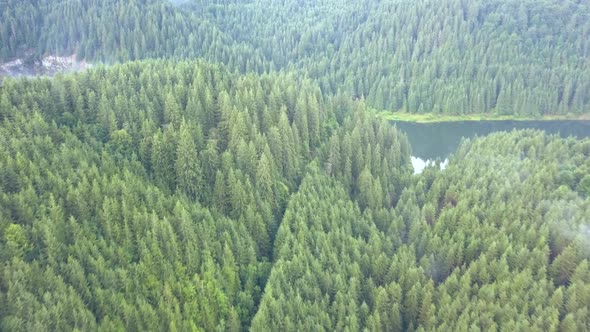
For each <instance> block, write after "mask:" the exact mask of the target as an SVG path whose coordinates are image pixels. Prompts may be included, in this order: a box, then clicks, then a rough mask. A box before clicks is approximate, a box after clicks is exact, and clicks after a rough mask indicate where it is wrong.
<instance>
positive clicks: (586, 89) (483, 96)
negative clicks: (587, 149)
mask: <svg viewBox="0 0 590 332" xmlns="http://www.w3.org/2000/svg"><path fill="white" fill-rule="evenodd" d="M589 13H590V7H589V6H588V4H587V2H585V1H561V0H543V1H538V0H470V1H463V0H442V1H441V0H418V1H400V0H388V1H377V0H370V1H366V0H350V1H346V2H344V3H343V2H342V1H339V0H328V1H320V2H318V1H299V0H297V1H296V0H288V1H272V0H253V1H202V0H198V1H197V0H192V1H190V0H187V1H184V2H183V4H182V5H180V6H175V5H173V4H172V3H170V1H168V0H131V1H120V0H105V1H65V2H63V1H57V2H56V1H55V0H39V1H33V0H26V1H23V0H5V1H3V2H2V3H0V15H1V18H2V19H0V60H1V61H5V60H10V59H13V58H14V57H23V58H25V60H28V61H31V60H33V59H36V58H38V57H40V56H42V55H47V54H58V55H71V54H76V55H77V57H78V58H79V59H84V60H87V61H91V62H104V63H113V62H123V61H128V60H137V59H147V58H168V59H195V58H204V59H207V60H209V61H212V62H216V63H223V64H226V65H228V66H229V68H231V70H232V71H238V72H242V73H246V72H256V73H265V72H269V71H273V70H283V69H295V70H297V72H298V74H300V75H302V76H306V77H310V78H312V79H313V80H315V81H316V82H317V83H318V84H319V85H320V88H321V91H323V92H324V93H326V94H330V95H335V94H344V95H346V96H348V97H350V98H360V99H366V101H367V103H368V104H369V105H370V106H371V107H373V108H376V109H380V110H381V109H384V110H389V111H398V110H403V111H406V112H409V113H415V114H423V113H432V114H453V115H464V114H470V113H472V114H490V115H497V116H502V115H515V116H524V117H535V116H539V115H548V114H556V115H562V116H563V115H565V114H578V115H579V114H583V113H587V110H588V106H589V105H590V98H589V97H588V96H590V81H589V80H588V77H590V72H589V70H590V69H589V68H590V65H589V62H588V61H589V60H588V59H589V57H588V49H589V47H588V42H587V41H588V40H590V20H588V19H587V16H588V15H589ZM270 18H272V19H270ZM277 91H278V90H277ZM287 91H289V90H285V92H287ZM281 93H283V92H282V91H281ZM166 101H167V102H168V100H166ZM315 104H316V101H315V100H314V99H313V98H311V99H307V98H306V99H304V100H298V101H297V107H300V106H302V107H306V108H309V110H310V112H309V113H308V114H305V115H304V114H303V113H299V115H301V116H302V117H308V118H309V119H308V120H309V121H307V120H306V122H309V123H308V125H309V126H310V127H309V128H308V130H306V132H305V133H301V134H302V138H303V140H304V141H306V142H309V143H310V144H312V145H315V144H316V143H318V138H319V137H318V133H319V132H318V131H317V129H318V125H319V124H320V123H321V122H320V121H318V117H317V112H316V111H315V110H314V109H315V108H316V106H314V105H315ZM201 105H203V106H206V105H207V103H202V104H201ZM169 106H173V104H170V105H169ZM275 106H276V105H274V103H271V104H270V105H269V110H270V111H271V112H272V111H274V109H275ZM291 106H292V104H291ZM291 108H292V107H291ZM205 109H209V108H208V107H205ZM167 111H168V109H167ZM175 114H177V113H174V112H172V113H168V112H167V116H174V115H175ZM290 115H292V114H290ZM203 116H204V117H205V118H208V119H209V120H208V121H210V117H211V114H208V115H207V114H203ZM177 120H178V121H180V119H177ZM259 120H261V121H264V120H263V119H259ZM175 121H176V120H175ZM207 123H209V122H207ZM265 129H267V128H265ZM308 131H309V132H308Z"/></svg>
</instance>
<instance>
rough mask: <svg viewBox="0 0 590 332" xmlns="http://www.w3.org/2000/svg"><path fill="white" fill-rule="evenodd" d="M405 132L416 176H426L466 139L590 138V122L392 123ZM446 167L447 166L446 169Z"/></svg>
mask: <svg viewBox="0 0 590 332" xmlns="http://www.w3.org/2000/svg"><path fill="white" fill-rule="evenodd" d="M392 123H393V124H394V125H396V126H397V128H398V129H400V130H401V131H403V132H405V133H406V135H407V136H408V140H409V141H410V144H411V146H412V164H413V165H414V171H415V173H420V172H422V169H424V167H426V165H427V164H428V162H429V161H431V160H436V159H439V160H441V161H445V160H446V159H447V158H448V157H449V156H450V155H451V154H452V153H453V152H455V150H457V148H458V146H459V144H460V143H461V139H462V138H464V137H465V138H472V137H476V136H485V135H488V134H490V133H493V132H497V131H511V130H513V129H538V130H543V131H545V132H546V133H548V134H559V135H560V136H562V137H568V136H575V137H578V138H585V137H590V121H580V120H578V121H576V120H570V121H567V120H563V121H561V120H560V121H458V122H438V123H416V122H405V121H392ZM443 167H444V165H443Z"/></svg>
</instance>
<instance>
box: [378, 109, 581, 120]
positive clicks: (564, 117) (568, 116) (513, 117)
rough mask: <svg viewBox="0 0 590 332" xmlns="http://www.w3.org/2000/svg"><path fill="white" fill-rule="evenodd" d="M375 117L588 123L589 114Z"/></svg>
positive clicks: (395, 114)
mask: <svg viewBox="0 0 590 332" xmlns="http://www.w3.org/2000/svg"><path fill="white" fill-rule="evenodd" d="M377 115H378V116H379V117H381V118H382V119H385V120H388V121H404V122H415V123H439V122H465V121H473V122H477V121H560V120H563V121H590V114H566V115H561V114H550V115H543V116H539V117H521V116H516V115H494V114H467V115H450V114H435V113H425V114H416V113H406V112H387V111H383V112H378V113H377Z"/></svg>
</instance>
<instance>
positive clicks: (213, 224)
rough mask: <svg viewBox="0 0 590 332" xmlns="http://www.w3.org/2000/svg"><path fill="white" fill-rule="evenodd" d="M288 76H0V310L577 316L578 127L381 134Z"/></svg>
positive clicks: (7, 316) (358, 324) (580, 227)
mask: <svg viewBox="0 0 590 332" xmlns="http://www.w3.org/2000/svg"><path fill="white" fill-rule="evenodd" d="M370 114H371V112H369V111H368V110H367V108H366V106H365V105H364V103H363V102H351V101H350V100H349V99H347V98H344V97H327V96H324V95H323V94H321V92H320V89H319V87H318V86H317V85H315V84H314V83H313V82H311V81H310V80H302V79H298V78H296V77H294V76H292V75H288V74H267V75H262V76H257V75H245V76H244V75H236V74H231V73H230V72H228V71H227V70H226V69H224V68H223V67H219V66H215V65H209V64H206V63H202V62H180V63H175V62H168V61H146V62H134V63H129V64H124V65H116V66H113V67H110V68H103V67H101V68H96V69H91V70H89V71H87V72H84V73H79V74H72V75H67V76H57V77H55V78H53V79H19V80H7V81H5V82H4V85H3V86H2V89H1V90H0V120H1V121H2V125H1V127H0V140H1V144H0V149H1V150H0V172H1V175H0V253H1V254H0V260H1V268H2V272H1V274H0V275H1V278H0V329H2V330H6V331H34V330H70V329H74V328H76V329H79V330H104V331H111V330H117V329H125V330H182V331H186V330H205V331H211V330H216V329H217V330H232V331H243V330H248V329H251V330H254V331H259V330H287V331H288V330H344V329H346V328H347V329H350V330H359V329H364V328H366V329H368V330H373V331H375V330H402V329H403V330H418V329H420V330H422V329H423V330H433V329H441V330H466V329H468V328H480V329H484V330H487V329H516V330H519V329H528V328H530V329H535V330H536V329H542V330H556V329H561V330H565V331H574V330H585V329H587V328H588V327H589V326H590V325H589V324H590V313H589V312H588V303H590V270H589V267H588V257H589V250H590V248H589V242H588V216H589V215H590V199H589V197H590V162H589V161H590V141H588V140H585V141H578V140H575V139H567V140H565V139H560V138H558V137H553V136H552V137H548V136H545V135H544V134H543V133H541V132H536V131H524V132H513V133H503V134H496V135H492V136H490V137H488V138H484V139H477V140H474V141H466V142H464V143H463V145H462V147H461V148H460V150H459V151H458V152H457V154H456V156H455V157H453V159H452V161H451V163H450V165H449V167H448V168H447V169H446V170H445V171H439V170H438V169H437V168H436V167H431V168H429V169H427V171H426V172H424V173H423V174H422V175H418V176H414V175H412V171H411V166H410V164H409V156H410V146H409V145H408V142H407V139H406V138H405V136H404V135H403V134H401V133H400V132H398V131H397V130H396V129H395V128H394V127H392V126H391V125H389V124H388V123H386V122H382V121H378V120H376V119H375V118H374V117H373V116H372V115H370Z"/></svg>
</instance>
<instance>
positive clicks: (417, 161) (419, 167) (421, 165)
mask: <svg viewBox="0 0 590 332" xmlns="http://www.w3.org/2000/svg"><path fill="white" fill-rule="evenodd" d="M411 159H412V166H413V167H414V174H420V173H422V171H424V169H425V168H426V167H428V166H430V165H434V164H435V163H436V161H435V160H432V159H426V160H424V159H422V158H419V157H415V156H412V157H411ZM448 164H449V159H445V160H444V161H442V162H441V163H440V165H439V166H440V169H441V170H443V169H445V168H446V167H447V165H448Z"/></svg>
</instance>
